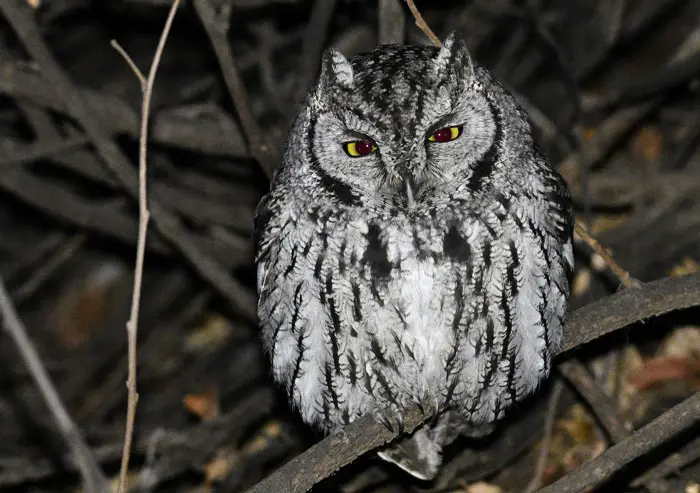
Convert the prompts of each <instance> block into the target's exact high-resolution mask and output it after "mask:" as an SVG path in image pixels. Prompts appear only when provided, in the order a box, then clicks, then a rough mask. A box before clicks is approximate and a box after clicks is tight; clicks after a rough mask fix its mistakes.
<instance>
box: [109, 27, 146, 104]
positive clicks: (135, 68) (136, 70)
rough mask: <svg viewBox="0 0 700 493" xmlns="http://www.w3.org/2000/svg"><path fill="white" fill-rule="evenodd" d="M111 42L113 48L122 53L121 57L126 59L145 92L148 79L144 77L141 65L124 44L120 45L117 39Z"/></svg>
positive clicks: (142, 90)
mask: <svg viewBox="0 0 700 493" xmlns="http://www.w3.org/2000/svg"><path fill="white" fill-rule="evenodd" d="M109 44H110V45H112V48H114V49H115V50H117V53H119V54H120V55H121V57H122V58H123V59H124V61H125V62H126V64H127V65H128V66H129V68H130V69H131V71H132V72H133V73H134V75H135V76H136V78H137V79H138V80H139V84H141V92H142V93H143V92H145V91H146V85H147V84H148V81H147V80H146V77H144V75H143V72H141V69H139V67H138V66H137V65H136V62H134V60H133V59H132V58H131V57H130V56H129V54H128V53H127V52H126V50H125V49H124V48H122V45H120V44H119V42H118V41H117V40H116V39H113V40H112V41H110V42H109Z"/></svg>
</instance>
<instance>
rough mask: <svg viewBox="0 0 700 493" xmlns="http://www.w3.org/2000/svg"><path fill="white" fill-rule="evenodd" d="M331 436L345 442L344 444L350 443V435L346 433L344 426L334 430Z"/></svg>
mask: <svg viewBox="0 0 700 493" xmlns="http://www.w3.org/2000/svg"><path fill="white" fill-rule="evenodd" d="M331 435H332V436H334V437H338V438H340V439H341V440H342V441H343V443H346V444H348V443H350V437H349V436H348V433H347V432H346V431H345V427H343V426H339V427H338V428H336V429H335V430H333V431H332V432H331Z"/></svg>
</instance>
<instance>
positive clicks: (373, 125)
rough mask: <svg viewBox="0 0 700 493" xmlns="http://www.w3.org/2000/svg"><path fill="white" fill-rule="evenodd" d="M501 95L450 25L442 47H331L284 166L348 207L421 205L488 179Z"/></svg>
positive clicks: (498, 132)
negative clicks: (353, 51) (354, 51)
mask: <svg viewBox="0 0 700 493" xmlns="http://www.w3.org/2000/svg"><path fill="white" fill-rule="evenodd" d="M504 98H506V99H508V98H510V100H512V97H511V96H509V95H508V94H506V93H505V92H504V91H503V90H502V89H500V87H496V86H494V83H493V81H492V79H491V77H490V76H489V75H488V73H487V72H486V71H485V70H484V69H481V68H478V67H475V66H474V65H473V64H472V61H471V58H470V56H469V52H468V50H467V47H466V45H465V43H464V42H463V41H462V40H461V39H457V38H456V37H455V35H454V34H451V35H450V36H449V37H448V38H447V39H446V40H445V42H444V44H443V45H442V47H440V48H435V47H431V46H419V45H384V46H380V47H378V48H376V49H375V50H374V51H371V52H369V53H362V54H358V55H356V56H354V57H352V58H350V59H347V58H346V57H344V56H343V55H342V54H341V53H339V52H338V51H336V50H333V49H330V50H328V51H327V52H326V53H325V54H324V57H323V61H322V68H321V73H320V76H319V78H318V81H317V83H316V85H315V86H314V87H313V88H312V90H311V91H310V93H309V96H308V98H307V99H306V102H305V103H304V106H303V107H302V109H301V111H300V114H299V117H298V119H297V123H296V127H295V129H294V130H293V131H292V133H291V135H292V137H291V140H290V142H289V143H288V146H287V152H286V155H285V163H284V165H283V167H286V168H288V169H287V172H289V173H291V175H292V176H295V175H296V176H303V177H304V179H305V180H304V181H305V182H306V183H309V179H310V180H311V181H313V188H312V187H309V190H314V191H318V190H320V191H321V192H320V193H321V194H324V195H330V196H333V198H334V199H336V200H337V201H338V202H340V203H341V204H344V205H346V206H353V205H354V206H358V205H365V206H372V205H381V204H390V205H391V206H392V207H403V208H415V207H419V206H420V205H421V204H425V203H428V202H430V201H434V200H440V199H441V198H445V197H448V196H451V195H453V194H454V192H455V190H457V189H458V188H459V187H462V188H464V187H471V188H474V189H476V188H478V187H482V186H484V185H485V183H486V182H487V181H488V179H489V175H490V174H491V172H492V171H493V170H494V169H495V167H496V166H497V164H498V163H497V161H498V146H499V141H500V140H501V139H502V126H501V123H500V119H501V118H502V116H501V114H500V113H499V111H502V107H503V100H504ZM314 199H315V200H316V199H319V197H314Z"/></svg>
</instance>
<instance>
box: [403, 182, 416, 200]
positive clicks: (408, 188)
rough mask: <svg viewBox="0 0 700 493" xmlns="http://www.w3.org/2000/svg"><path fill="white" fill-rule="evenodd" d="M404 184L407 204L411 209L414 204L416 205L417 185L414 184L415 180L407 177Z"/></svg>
mask: <svg viewBox="0 0 700 493" xmlns="http://www.w3.org/2000/svg"><path fill="white" fill-rule="evenodd" d="M403 184H404V192H405V193H406V204H407V205H408V206H409V207H413V206H414V204H415V203H416V198H415V193H414V192H415V189H416V186H415V183H413V178H411V177H405V178H404V179H403Z"/></svg>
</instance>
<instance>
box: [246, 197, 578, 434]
mask: <svg viewBox="0 0 700 493" xmlns="http://www.w3.org/2000/svg"><path fill="white" fill-rule="evenodd" d="M498 207H500V206H494V208H493V209H492V210H491V211H490V212H489V211H488V209H486V211H487V212H485V213H484V212H481V213H480V214H479V215H475V214H471V213H470V212H469V210H468V208H460V207H458V206H454V205H451V206H449V207H447V206H446V207H443V208H441V209H440V210H436V209H432V210H426V211H422V212H417V213H416V212H414V213H412V214H406V213H403V212H401V211H390V212H388V213H387V214H385V215H378V216H375V217H374V218H373V219H371V220H368V218H367V213H362V214H358V215H356V216H354V217H353V216H352V215H337V216H331V215H324V214H323V213H322V212H320V211H319V210H311V211H306V212H305V213H303V214H302V213H291V212H285V213H283V214H281V215H280V216H279V217H277V218H276V220H277V221H278V227H277V228H274V230H275V231H276V234H275V240H274V241H271V242H269V247H268V254H267V258H266V259H265V262H264V265H263V270H264V276H263V277H264V280H263V282H262V286H261V294H260V304H259V314H260V320H261V326H262V330H263V336H264V341H265V345H266V348H267V350H268V351H269V352H270V354H271V357H272V366H273V371H274V375H275V378H276V380H277V381H279V382H281V383H282V384H283V385H284V386H285V388H286V390H287V392H288V394H289V396H290V399H291V400H292V401H293V402H294V403H295V405H296V406H297V407H298V409H299V410H300V411H301V414H302V416H303V417H304V419H305V421H307V422H308V423H313V424H317V425H319V426H320V427H321V428H323V429H325V430H331V429H333V428H335V427H337V426H340V425H343V424H347V423H349V422H351V421H353V420H354V419H355V418H357V417H358V416H361V415H364V414H367V413H370V412H376V411H381V410H383V409H387V408H389V409H393V410H395V411H396V412H399V413H400V412H401V410H402V409H403V408H405V407H407V406H410V405H412V404H415V403H419V404H421V405H422V406H424V407H426V408H428V409H432V410H435V411H442V410H445V409H448V408H449V409H453V410H456V411H457V412H459V413H461V414H462V415H463V416H464V418H465V420H466V421H470V422H473V423H475V424H479V423H484V422H490V421H493V420H494V419H497V418H498V417H500V415H501V413H502V412H503V411H504V410H505V408H507V406H508V405H510V404H511V403H513V402H515V401H517V400H519V399H521V398H522V397H524V396H525V395H527V394H529V393H531V392H532V391H533V390H534V389H535V388H536V386H537V385H538V383H539V381H540V380H541V379H543V378H544V377H545V376H546V374H547V373H548V371H549V364H550V358H551V354H552V351H555V350H556V349H557V345H558V344H559V340H560V337H561V321H562V317H563V312H564V308H565V298H566V296H565V295H566V290H567V283H566V280H565V276H566V274H565V271H566V264H567V262H568V258H569V257H570V255H571V252H570V245H568V246H566V245H564V244H560V243H559V242H557V241H556V239H555V237H554V236H553V235H551V234H549V233H547V232H546V228H545V229H540V228H538V227H537V226H538V224H537V220H536V218H534V217H528V216H527V214H526V213H524V212H522V211H519V210H516V209H513V210H505V209H503V210H500V209H499V208H498ZM289 210H290V209H287V211H289ZM528 224H529V226H526V225H528ZM567 249H568V250H567Z"/></svg>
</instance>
